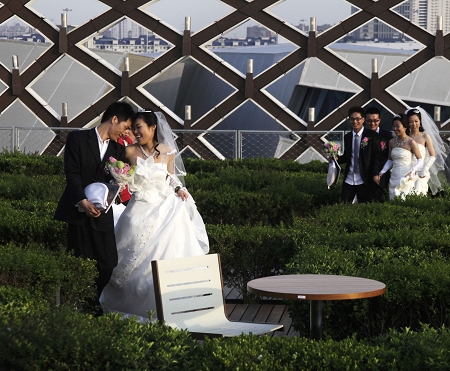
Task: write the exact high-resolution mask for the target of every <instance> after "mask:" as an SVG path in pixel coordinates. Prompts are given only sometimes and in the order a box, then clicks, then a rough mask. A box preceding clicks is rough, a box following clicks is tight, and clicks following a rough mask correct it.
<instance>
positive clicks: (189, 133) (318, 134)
mask: <svg viewBox="0 0 450 371" xmlns="http://www.w3.org/2000/svg"><path fill="white" fill-rule="evenodd" d="M74 130H80V129H78V128H61V127H55V128H29V127H28V128H27V127H3V128H0V150H1V151H5V150H7V151H14V150H19V151H22V152H26V153H39V154H49V155H55V156H60V155H61V154H63V152H64V144H65V140H66V138H67V134H68V133H69V132H70V131H74ZM344 134H345V132H344V131H331V132H330V131H328V132H326V131H258V130H174V135H175V137H176V141H177V144H178V147H179V149H180V152H181V153H182V155H183V157H184V158H202V159H222V160H223V159H245V158H255V157H266V158H283V156H285V155H286V152H287V151H289V150H291V149H292V148H294V147H295V148H296V153H297V154H298V156H297V155H296V156H295V158H300V161H301V157H303V156H305V161H301V162H309V161H310V160H308V161H306V160H307V159H309V158H310V159H323V160H324V158H323V156H322V146H323V143H324V142H325V141H336V142H339V143H342V141H343V136H344ZM308 153H309V155H307V154H308ZM290 158H292V156H290Z"/></svg>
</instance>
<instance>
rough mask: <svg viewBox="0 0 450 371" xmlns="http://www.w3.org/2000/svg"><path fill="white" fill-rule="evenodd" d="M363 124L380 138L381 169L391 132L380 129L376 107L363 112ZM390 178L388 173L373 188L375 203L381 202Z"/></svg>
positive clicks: (379, 118)
mask: <svg viewBox="0 0 450 371" xmlns="http://www.w3.org/2000/svg"><path fill="white" fill-rule="evenodd" d="M365 122H366V127H367V128H368V129H370V130H373V131H375V132H377V133H378V136H379V137H380V152H381V154H380V166H381V168H383V166H384V164H385V163H386V161H387V159H388V156H389V141H390V140H391V139H392V132H390V131H389V130H385V129H382V128H381V127H380V124H381V114H380V110H379V109H378V108H376V107H369V108H367V109H366V112H365ZM390 177H391V172H390V171H388V172H387V173H385V174H384V176H382V177H381V180H380V184H379V186H378V187H376V188H375V194H374V199H375V201H382V200H383V192H384V191H383V190H384V189H386V188H387V187H388V185H389V178H390Z"/></svg>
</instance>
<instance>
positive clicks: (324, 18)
mask: <svg viewBox="0 0 450 371" xmlns="http://www.w3.org/2000/svg"><path fill="white" fill-rule="evenodd" d="M255 1H257V0H255ZM149 3H150V5H149V6H147V7H146V8H145V9H144V11H146V12H148V13H150V14H151V15H153V16H155V17H156V18H158V19H161V20H163V21H165V22H166V23H169V24H171V25H172V27H173V28H175V29H177V30H179V31H182V30H183V29H184V17H185V16H190V17H191V24H192V26H191V29H192V31H193V32H195V31H198V30H200V29H202V28H204V27H205V26H207V25H208V24H210V23H213V22H214V21H215V20H217V19H220V18H222V17H223V16H225V15H227V14H229V13H231V12H232V11H233V9H234V8H232V7H229V6H228V5H226V4H224V3H222V2H221V1H219V0H153V1H150V2H149ZM30 4H31V5H30ZM28 6H30V7H31V8H32V9H33V10H35V11H37V12H38V13H39V14H41V15H42V16H44V17H45V18H47V19H49V20H51V21H52V22H53V23H55V24H59V23H60V20H61V13H63V12H67V13H68V23H69V24H74V25H80V24H83V23H85V22H87V21H88V20H89V19H91V18H93V17H95V16H97V15H99V14H101V13H103V12H105V11H107V10H108V9H109V8H108V6H106V5H105V4H103V3H101V2H99V1H96V0H35V1H32V2H30V3H29V5H28ZM268 11H269V12H270V13H272V14H273V15H275V16H277V17H279V18H283V19H285V20H286V21H288V22H289V23H291V24H293V25H298V24H299V23H305V24H306V25H308V24H309V19H310V17H313V16H315V17H316V19H317V21H316V23H317V24H318V25H320V24H325V23H329V24H335V23H339V22H340V21H341V20H343V19H345V18H347V17H348V16H350V4H349V3H347V2H346V1H344V0H285V1H282V2H281V3H280V4H278V5H276V6H274V7H272V8H270V9H269V10H268ZM253 24H257V23H256V22H252V23H247V24H245V25H244V26H243V27H240V28H239V29H235V30H233V31H231V32H230V35H229V37H242V36H245V34H243V33H244V32H245V27H247V26H251V25H253ZM144 26H145V25H144Z"/></svg>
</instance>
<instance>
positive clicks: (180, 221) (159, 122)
mask: <svg viewBox="0 0 450 371" xmlns="http://www.w3.org/2000/svg"><path fill="white" fill-rule="evenodd" d="M133 131H134V134H135V136H136V141H137V143H135V144H133V145H131V146H128V147H127V148H126V155H127V160H128V161H129V162H130V164H131V165H137V167H136V173H135V176H134V178H133V180H132V181H131V182H130V185H129V187H130V190H131V191H132V194H133V196H132V198H131V200H130V202H129V203H128V205H127V207H126V209H125V211H124V212H123V213H122V215H121V216H120V218H119V220H118V222H117V225H116V228H115V234H116V241H117V252H118V255H119V262H118V265H117V267H116V268H115V269H114V271H113V274H112V277H111V279H110V281H109V283H108V285H107V286H106V287H105V288H104V290H103V293H102V295H101V297H100V303H101V305H102V307H103V310H104V311H105V312H107V311H114V312H120V313H122V314H123V315H127V314H131V315H137V316H141V317H146V318H148V312H149V311H153V312H154V311H156V305H155V297H154V292H153V277H152V272H151V261H152V260H161V259H163V260H164V259H172V258H180V257H186V256H197V255H204V254H207V253H208V251H209V242H208V237H207V235H206V230H205V225H204V223H203V220H202V218H201V216H200V214H199V213H198V211H197V208H196V206H195V203H194V201H193V200H192V197H191V196H190V194H189V193H188V192H187V190H186V188H184V187H183V184H182V183H181V182H180V180H179V177H178V176H183V175H185V173H184V167H183V163H182V160H181V156H180V155H179V153H177V151H178V149H177V146H176V143H175V141H174V140H173V135H172V131H171V129H170V127H169V125H168V123H167V121H166V120H165V118H164V115H163V114H162V113H160V112H156V113H155V112H152V111H144V112H138V113H137V114H136V117H135V119H134V121H133ZM154 314H155V313H154Z"/></svg>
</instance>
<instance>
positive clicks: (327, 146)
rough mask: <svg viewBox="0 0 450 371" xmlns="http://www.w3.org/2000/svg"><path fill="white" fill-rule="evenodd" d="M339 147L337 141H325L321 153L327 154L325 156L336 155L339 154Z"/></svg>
mask: <svg viewBox="0 0 450 371" xmlns="http://www.w3.org/2000/svg"><path fill="white" fill-rule="evenodd" d="M340 149H341V146H340V145H339V143H335V142H326V143H324V145H323V153H324V154H325V155H326V156H327V157H330V156H331V157H333V158H335V157H337V156H339V151H340Z"/></svg>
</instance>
